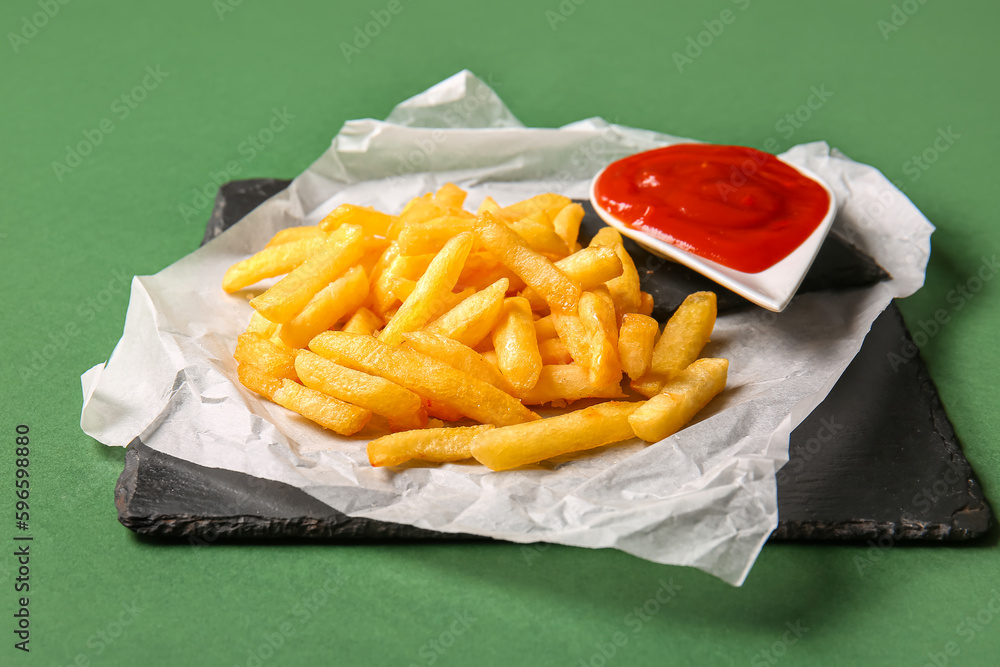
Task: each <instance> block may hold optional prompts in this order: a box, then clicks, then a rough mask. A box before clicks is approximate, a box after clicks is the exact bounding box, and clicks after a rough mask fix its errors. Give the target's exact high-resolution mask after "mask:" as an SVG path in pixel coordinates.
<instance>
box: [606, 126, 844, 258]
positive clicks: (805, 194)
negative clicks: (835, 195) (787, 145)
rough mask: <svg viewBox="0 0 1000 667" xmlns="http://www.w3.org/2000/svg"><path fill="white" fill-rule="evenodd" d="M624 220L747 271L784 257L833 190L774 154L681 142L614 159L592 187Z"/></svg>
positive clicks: (818, 217)
mask: <svg viewBox="0 0 1000 667" xmlns="http://www.w3.org/2000/svg"><path fill="white" fill-rule="evenodd" d="M594 194H595V196H596V199H597V202H598V204H600V206H601V207H602V208H604V209H605V210H606V211H608V212H610V213H611V214H612V215H614V216H615V217H616V218H618V219H619V220H621V221H622V222H624V223H626V224H628V225H630V226H631V227H633V228H635V229H638V230H641V231H643V232H645V233H647V234H649V235H650V236H654V237H656V238H659V239H661V240H663V241H666V242H667V243H671V244H673V245H675V246H677V247H679V248H682V249H684V250H686V251H688V252H690V253H693V254H695V255H698V256H699V257H703V258H705V259H709V260H712V261H713V262H717V263H719V264H722V265H724V266H728V267H729V268H731V269H735V270H737V271H743V272H744V273H759V272H760V271H763V270H765V269H768V268H770V267H772V266H774V265H775V264H777V263H778V262H780V261H781V260H782V259H784V258H785V257H787V256H788V255H789V254H790V253H791V252H792V251H793V250H795V249H796V248H798V247H799V246H800V245H801V244H802V242H803V241H805V240H806V239H807V238H808V237H809V235H810V234H812V232H813V231H814V230H815V229H816V228H817V227H818V226H819V224H820V223H821V222H822V221H823V218H824V217H825V216H826V213H827V210H828V208H829V206H830V195H829V194H828V193H827V191H826V189H825V188H823V186H821V185H820V184H818V183H817V182H816V181H814V180H812V179H811V178H808V177H807V176H804V175H803V174H801V173H799V172H798V171H796V170H795V169H793V168H792V167H790V166H788V165H787V164H785V163H783V162H781V161H780V160H778V159H777V158H776V157H774V156H773V155H771V154H770V153H764V152H762V151H758V150H756V149H753V148H746V147H742V146H716V145H712V144H677V145H674V146H667V147H666V148H658V149H656V150H651V151H646V152H644V153H638V154H636V155H631V156H629V157H627V158H624V159H622V160H618V161H617V162H614V163H612V164H611V165H609V166H608V168H607V169H605V170H604V172H603V173H602V174H601V176H600V178H599V179H598V180H597V183H596V184H595V185H594Z"/></svg>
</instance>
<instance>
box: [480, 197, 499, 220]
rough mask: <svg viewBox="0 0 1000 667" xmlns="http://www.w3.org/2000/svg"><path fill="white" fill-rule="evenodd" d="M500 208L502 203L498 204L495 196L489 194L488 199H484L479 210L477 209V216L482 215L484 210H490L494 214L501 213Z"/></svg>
mask: <svg viewBox="0 0 1000 667" xmlns="http://www.w3.org/2000/svg"><path fill="white" fill-rule="evenodd" d="M500 210H501V208H500V204H498V203H497V202H496V200H495V199H493V197H490V196H489V195H487V196H486V199H484V200H483V203H482V204H480V205H479V210H478V211H476V217H479V216H481V215H482V214H483V211H489V212H490V213H492V214H493V215H499V214H500Z"/></svg>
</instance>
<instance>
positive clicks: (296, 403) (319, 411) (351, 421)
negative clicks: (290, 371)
mask: <svg viewBox="0 0 1000 667" xmlns="http://www.w3.org/2000/svg"><path fill="white" fill-rule="evenodd" d="M271 400H273V401H274V402H275V403H277V404H278V405H280V406H281V407H283V408H288V409H289V410H292V411H294V412H297V413H299V414H300V415H302V416H303V417H305V418H306V419H310V420H312V421H314V422H316V423H317V424H319V425H320V426H322V427H323V428H326V429H330V430H331V431H335V432H337V433H340V434H341V435H354V434H355V433H357V432H358V431H360V430H361V429H363V428H364V427H365V424H367V423H368V420H369V419H371V417H372V413H371V412H370V411H368V410H365V409H364V408H359V407H357V406H354V405H350V404H348V403H344V402H343V401H338V400H337V399H335V398H331V397H329V396H327V395H326V394H323V393H321V392H318V391H316V390H315V389H309V388H308V387H303V386H302V385H300V384H299V383H297V382H292V381H291V380H282V384H281V387H280V388H278V390H277V391H275V392H274V396H273V398H272V399H271Z"/></svg>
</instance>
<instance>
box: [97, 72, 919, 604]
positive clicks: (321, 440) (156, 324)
mask: <svg viewBox="0 0 1000 667" xmlns="http://www.w3.org/2000/svg"><path fill="white" fill-rule="evenodd" d="M678 141H681V139H680V138H679V137H673V136H669V135H664V134H658V133H655V132H650V131H646V130H638V129H633V128H628V127H623V126H619V125H613V124H609V123H607V122H605V121H603V120H601V119H599V118H592V119H588V120H582V121H579V122H576V123H573V124H571V125H567V126H565V127H562V128H559V129H537V128H525V127H523V126H522V125H521V124H520V123H519V122H518V120H517V119H516V118H515V117H514V116H513V115H512V114H511V113H510V111H509V110H508V109H507V108H506V107H505V106H504V104H503V103H502V102H501V100H500V99H499V98H498V97H497V96H496V94H495V93H494V92H493V91H492V90H491V89H490V88H489V87H488V86H486V84H484V83H483V82H482V81H481V80H479V79H477V78H476V77H475V76H474V75H472V74H471V73H470V72H467V71H464V72H460V73H459V74H457V75H455V76H453V77H451V78H449V79H447V80H445V81H443V82H441V83H440V84H438V85H436V86H434V87H432V88H430V89H429V90H427V91H425V92H424V93H421V94H420V95H417V96H416V97H413V98H411V99H409V100H406V101H405V102H403V103H402V104H400V105H399V106H397V107H396V109H395V110H394V111H393V112H392V113H391V114H390V116H389V118H388V119H387V120H385V121H377V120H371V119H364V120H354V121H349V122H347V123H346V124H345V125H344V127H343V128H342V129H341V131H340V133H339V134H337V136H336V137H335V138H334V140H333V142H332V145H331V147H330V148H329V149H328V150H327V151H326V152H324V153H323V155H321V156H320V158H319V159H318V160H317V161H316V162H315V163H314V164H313V165H312V166H311V167H310V168H309V169H308V170H307V171H306V172H305V173H303V174H302V175H300V176H299V177H298V178H297V179H295V181H294V182H293V183H292V185H291V186H290V187H289V188H288V189H287V190H286V191H284V192H282V193H280V194H278V195H276V196H274V197H272V198H271V199H270V200H268V201H267V202H266V203H265V204H264V205H262V206H261V207H259V208H258V209H256V210H255V211H253V212H252V213H251V214H250V215H248V216H247V217H246V218H244V219H243V220H242V221H241V222H240V223H239V224H237V225H236V226H234V227H233V228H232V229H230V230H229V231H227V232H225V233H224V234H222V235H221V236H220V237H219V238H217V239H216V240H214V241H212V242H211V243H209V244H207V245H206V246H204V247H202V248H200V249H199V250H196V251H195V252H193V253H191V254H190V255H188V256H187V257H185V258H183V259H181V260H180V261H178V262H176V263H175V264H173V265H171V266H169V267H167V268H166V269H164V270H163V271H160V272H159V273H158V274H156V275H153V276H136V277H135V279H134V280H133V282H132V291H131V299H130V302H129V307H128V313H127V317H126V322H125V330H124V333H123V336H122V339H121V341H120V342H119V343H118V346H117V347H116V348H115V350H114V352H113V354H112V355H111V358H110V360H109V361H108V362H107V363H106V364H98V365H97V366H94V367H93V368H92V369H90V370H89V371H87V372H86V373H85V374H84V375H83V377H82V384H83V395H84V402H83V411H82V416H81V426H82V428H83V430H84V431H85V432H86V433H87V434H89V435H91V436H92V437H94V438H95V439H97V440H99V441H100V442H102V443H105V444H107V445H114V446H124V445H126V444H128V443H129V442H130V441H131V440H132V439H133V438H134V437H136V436H140V437H141V438H142V441H143V442H144V443H146V444H147V445H149V446H150V447H153V448H154V449H157V450H160V451H162V452H164V453H167V454H170V455H172V456H176V457H179V458H182V459H186V460H189V461H192V462H194V463H197V464H200V465H203V466H209V467H218V468H227V469H231V470H237V471H240V472H244V473H248V474H251V475H255V476H257V477H262V478H266V479H272V480H278V481H281V482H285V483H287V484H291V485H293V486H296V487H299V488H301V489H303V490H304V491H306V492H307V493H309V494H310V495H312V496H314V497H316V498H318V499H320V500H321V501H323V502H325V503H327V504H329V505H330V506H332V507H334V508H336V509H337V510H340V511H342V512H344V513H347V514H349V515H352V516H359V517H369V518H372V519H380V520H384V521H392V522H399V523H407V524H412V525H415V526H420V527H422V528H428V529H432V530H437V531H444V532H464V533H473V534H480V535H486V536H490V537H494V538H500V539H504V540H511V541H514V542H522V543H530V542H539V541H545V542H554V543H560V544H567V545H576V546H581V547H591V548H599V547H613V548H617V549H621V550H623V551H626V552H628V553H631V554H634V555H636V556H639V557H642V558H646V559H649V560H652V561H655V562H659V563H670V564H677V565H690V566H694V567H697V568H700V569H702V570H704V571H706V572H709V573H711V574H713V575H715V576H717V577H720V578H721V579H723V580H725V581H727V582H730V583H731V584H734V585H739V584H741V583H742V582H743V581H744V579H745V577H746V575H747V573H748V571H749V569H750V567H751V565H752V564H753V562H754V560H755V558H756V557H757V554H758V552H759V551H760V548H761V546H762V545H763V543H764V542H765V540H766V539H767V537H768V535H769V534H770V533H771V531H772V530H773V529H774V528H775V526H776V525H777V519H778V517H777V502H776V484H775V473H776V471H777V469H779V468H780V467H781V466H782V465H783V464H784V463H785V462H786V461H787V458H788V437H789V433H790V432H791V430H792V429H793V428H795V426H796V425H798V424H799V423H800V422H801V421H802V419H804V418H805V417H806V415H808V414H809V412H810V411H811V410H812V409H813V408H814V407H815V406H816V405H817V404H818V403H819V402H820V401H821V400H822V399H823V398H824V397H825V396H826V394H827V392H828V391H829V390H830V388H831V387H832V386H833V384H834V383H835V382H836V381H837V379H838V378H839V377H840V375H841V373H842V372H843V371H844V369H845V368H846V367H847V365H848V364H849V363H850V361H851V359H852V358H853V357H854V356H855V354H856V353H857V351H858V349H859V348H860V347H861V343H862V341H863V340H864V337H865V335H866V334H867V333H868V330H869V328H870V327H871V324H872V322H873V321H874V320H875V318H876V317H877V316H878V314H879V313H880V312H882V310H883V309H884V308H885V307H886V305H887V304H888V303H889V301H890V300H891V299H892V298H893V297H902V296H906V295H909V294H911V293H912V292H914V291H915V290H917V289H918V288H919V287H920V286H921V285H922V284H923V279H924V269H925V266H926V263H927V258H928V255H929V252H930V234H931V232H932V231H933V227H932V226H931V225H930V223H929V222H928V221H927V220H926V219H925V218H924V217H923V216H922V215H921V214H920V212H919V211H918V210H917V209H916V208H915V207H914V206H913V205H912V204H911V203H910V202H909V200H907V199H906V197H905V196H904V195H903V194H902V193H900V192H899V191H898V190H897V189H896V188H895V187H894V186H893V185H892V184H891V183H890V182H889V181H888V180H887V179H886V178H885V177H884V176H882V175H881V174H880V173H879V172H878V171H877V170H876V169H874V168H872V167H869V166H866V165H863V164H859V163H857V162H854V161H852V160H850V159H848V158H847V157H845V156H844V155H843V154H841V153H839V152H837V151H836V150H832V149H830V148H829V147H828V146H827V145H826V144H825V143H822V142H819V143H812V144H806V145H800V146H796V147H794V148H793V149H791V150H790V151H788V152H787V153H785V154H784V157H785V158H786V159H788V160H790V161H792V162H795V163H798V164H802V165H805V166H806V167H808V168H810V169H812V170H813V171H814V172H816V173H818V174H819V175H821V176H822V177H823V178H824V179H825V180H826V181H827V182H828V183H829V184H830V185H831V186H832V187H833V189H834V190H835V192H836V195H837V199H838V203H839V215H838V217H837V221H836V223H835V227H834V230H835V231H834V233H838V234H846V235H849V236H850V237H851V238H852V239H853V241H854V242H855V243H856V244H857V245H859V246H860V247H861V248H862V249H863V250H865V251H866V252H868V253H869V254H871V255H872V256H873V257H875V258H876V260H877V261H878V262H879V264H881V265H882V266H883V267H884V268H886V269H887V270H888V271H889V272H890V273H891V274H892V276H893V279H892V280H891V281H888V282H884V283H881V284H879V285H875V286H872V287H869V288H866V289H862V290H851V291H841V292H836V293H814V294H803V295H800V296H798V297H796V298H795V299H794V301H793V302H792V304H791V305H790V306H789V307H788V308H787V310H785V312H783V313H781V314H779V315H774V314H771V313H767V312H766V311H763V310H759V309H758V310H753V311H748V312H742V313H738V314H730V315H725V316H722V317H720V318H719V320H718V323H717V325H716V329H715V333H714V335H713V337H712V342H711V343H710V345H709V347H708V348H707V349H706V352H705V354H706V355H708V356H723V357H727V358H728V359H729V360H730V376H729V385H728V388H727V389H726V391H725V392H724V393H723V394H722V395H720V396H719V397H718V398H717V399H716V400H715V401H713V403H712V404H711V405H710V406H709V408H708V409H707V410H706V411H705V413H704V414H703V415H701V416H700V417H699V418H698V420H697V421H696V423H694V424H692V425H690V426H688V427H687V428H686V429H684V430H683V431H681V432H680V433H678V434H676V435H674V436H672V437H670V438H668V439H666V440H664V441H662V442H659V443H656V444H653V445H649V446H644V445H642V444H640V443H639V442H638V441H636V442H632V443H626V444H622V445H616V446H609V447H604V448H601V449H599V450H595V451H593V452H591V453H589V454H585V455H582V456H579V457H575V458H566V459H559V460H556V461H555V462H548V463H545V464H542V465H540V466H536V467H532V468H525V469H521V470H515V471H510V472H504V473H491V472H489V471H487V470H486V469H485V468H483V467H481V466H479V465H473V464H465V463H459V464H446V465H439V466H437V465H435V466H431V465H427V466H424V465H416V466H413V467H409V468H402V469H396V470H387V469H376V468H371V467H370V466H369V465H368V462H367V458H366V454H365V440H364V439H361V440H359V439H358V438H341V437H338V436H336V435H335V434H333V433H332V432H330V431H324V430H323V429H321V428H319V427H317V426H315V425H313V424H311V423H310V422H307V421H306V420H304V419H303V418H301V417H299V416H297V415H294V414H293V413H290V412H289V411H287V410H285V409H284V408H281V407H279V406H276V405H274V404H271V403H269V402H267V401H265V400H262V399H260V398H259V397H257V396H256V395H254V394H252V393H251V392H249V391H247V390H245V389H244V388H243V387H242V386H240V385H239V383H238V382H237V380H236V364H235V362H234V361H233V358H232V352H233V349H234V346H235V341H236V337H237V335H238V334H239V333H241V332H242V331H243V330H244V329H245V327H246V324H247V322H248V320H249V318H250V314H251V309H250V306H249V305H248V303H247V299H248V295H247V294H236V295H226V294H225V293H224V292H223V291H222V288H221V287H220V284H221V280H222V276H223V273H224V272H225V270H226V268H227V267H229V266H230V265H231V264H232V263H234V262H236V261H238V260H240V259H243V258H245V257H246V256H248V255H250V254H251V253H253V252H255V251H257V250H259V249H260V248H262V247H263V245H264V243H265V242H266V241H267V240H268V239H269V238H270V236H271V235H272V234H274V233H275V232H276V231H277V230H279V229H282V228H284V227H288V226H292V225H301V224H313V223H315V222H317V221H318V220H319V219H320V218H322V217H323V216H324V215H325V214H326V213H327V212H328V211H330V210H331V209H333V208H334V207H335V206H337V205H339V204H341V203H347V202H350V203H354V204H363V205H371V206H375V207H377V208H379V209H381V210H384V211H387V212H390V213H397V212H399V210H400V209H401V207H402V206H403V204H405V203H406V201H408V200H409V199H410V198H411V197H414V196H418V195H422V194H424V193H425V192H428V191H431V190H434V189H436V188H437V187H439V186H440V185H442V184H444V183H446V182H448V181H452V182H454V183H456V184H458V185H459V186H461V187H463V188H466V189H468V190H469V192H470V195H469V199H468V202H467V204H468V205H470V206H473V207H474V206H477V205H478V203H479V202H480V201H481V200H482V199H483V198H484V197H485V196H486V195H487V194H489V195H492V196H493V197H494V198H495V199H496V200H497V201H498V202H499V203H500V204H501V205H506V204H509V203H513V202H514V201H518V200H520V199H523V198H525V197H528V196H531V195H534V194H537V193H539V192H545V191H555V192H560V193H562V194H565V195H567V196H569V197H575V198H586V197H587V195H588V186H589V182H590V179H591V177H592V176H593V175H594V174H595V173H596V172H597V171H598V170H599V169H600V168H601V167H603V166H604V165H606V164H607V163H609V162H611V161H613V160H616V159H618V158H621V157H624V156H625V155H628V154H631V153H634V152H637V151H641V150H646V149H650V148H655V147H658V146H664V145H668V144H671V143H676V142H678ZM373 435H377V434H373Z"/></svg>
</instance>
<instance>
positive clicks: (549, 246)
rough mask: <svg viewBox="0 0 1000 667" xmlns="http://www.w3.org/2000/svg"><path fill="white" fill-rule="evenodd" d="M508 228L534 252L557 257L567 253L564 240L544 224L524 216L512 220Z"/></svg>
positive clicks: (567, 247) (567, 248)
mask: <svg viewBox="0 0 1000 667" xmlns="http://www.w3.org/2000/svg"><path fill="white" fill-rule="evenodd" d="M510 228H511V229H513V230H514V231H515V232H516V233H517V235H518V236H520V237H521V238H522V239H524V242H525V243H526V244H527V245H528V247H529V248H531V249H532V250H534V251H535V252H540V253H542V254H545V255H556V256H558V257H565V256H566V255H568V254H569V246H567V245H566V242H565V241H563V240H562V238H561V237H560V236H559V235H558V234H556V233H555V231H553V230H552V228H551V227H549V226H547V225H545V224H542V223H540V222H536V221H534V220H531V219H530V218H524V219H522V220H518V221H517V222H512V223H511V224H510Z"/></svg>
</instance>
